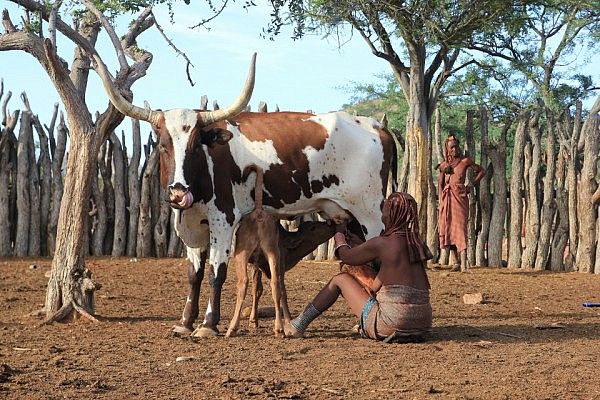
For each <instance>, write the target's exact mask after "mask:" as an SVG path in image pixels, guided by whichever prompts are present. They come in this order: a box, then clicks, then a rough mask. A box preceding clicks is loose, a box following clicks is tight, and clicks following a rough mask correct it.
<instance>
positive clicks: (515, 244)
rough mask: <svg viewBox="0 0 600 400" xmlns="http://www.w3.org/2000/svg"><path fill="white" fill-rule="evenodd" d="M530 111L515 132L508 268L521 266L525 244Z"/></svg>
mask: <svg viewBox="0 0 600 400" xmlns="http://www.w3.org/2000/svg"><path fill="white" fill-rule="evenodd" d="M528 120H529V112H523V113H521V115H520V116H519V122H518V125H517V131H516V133H515V140H514V147H513V159H512V166H511V178H510V222H511V223H510V228H509V234H508V241H509V245H508V268H520V267H521V255H522V251H523V245H522V243H521V230H522V227H523V196H522V193H523V189H524V188H523V171H524V170H523V168H524V165H523V152H524V149H525V139H526V132H527V127H528Z"/></svg>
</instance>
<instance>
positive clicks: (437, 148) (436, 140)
mask: <svg viewBox="0 0 600 400" xmlns="http://www.w3.org/2000/svg"><path fill="white" fill-rule="evenodd" d="M432 142H433V154H435V165H436V166H438V165H440V164H441V163H442V161H444V152H443V150H442V149H443V144H442V115H441V113H440V108H439V107H436V108H435V122H434V125H433V140H432ZM434 169H437V168H434Z"/></svg>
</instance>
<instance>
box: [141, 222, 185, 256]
mask: <svg viewBox="0 0 600 400" xmlns="http://www.w3.org/2000/svg"><path fill="white" fill-rule="evenodd" d="M169 221H170V224H171V229H170V237H169V248H168V250H167V257H179V255H180V254H181V250H182V248H183V243H182V242H181V239H180V238H179V236H177V231H175V213H174V212H172V213H171V218H169ZM136 225H137V224H136ZM136 232H137V228H136Z"/></svg>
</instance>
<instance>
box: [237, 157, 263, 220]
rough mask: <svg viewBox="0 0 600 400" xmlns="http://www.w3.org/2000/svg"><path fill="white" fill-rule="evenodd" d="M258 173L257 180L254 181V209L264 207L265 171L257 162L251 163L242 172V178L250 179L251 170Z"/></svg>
mask: <svg viewBox="0 0 600 400" xmlns="http://www.w3.org/2000/svg"><path fill="white" fill-rule="evenodd" d="M253 171H254V172H255V173H256V182H255V183H254V209H255V210H261V209H262V207H263V182H264V174H265V173H264V171H263V169H262V168H261V167H259V166H258V165H256V164H251V165H249V166H247V167H246V168H244V173H243V174H242V180H244V181H245V180H246V179H248V175H250V173H251V172H253Z"/></svg>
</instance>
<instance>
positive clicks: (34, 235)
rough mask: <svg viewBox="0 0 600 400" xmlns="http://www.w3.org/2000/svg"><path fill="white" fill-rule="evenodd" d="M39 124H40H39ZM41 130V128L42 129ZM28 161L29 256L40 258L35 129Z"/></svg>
mask: <svg viewBox="0 0 600 400" xmlns="http://www.w3.org/2000/svg"><path fill="white" fill-rule="evenodd" d="M35 119H36V117H35V116H33V114H32V117H31V122H32V123H35ZM38 124H39V122H38ZM40 128H41V127H40ZM29 135H30V136H29V141H28V143H27V148H28V161H29V182H28V183H29V207H30V210H31V211H30V213H29V250H28V251H27V255H29V256H32V257H39V256H40V248H41V237H40V175H39V172H38V166H37V160H36V158H35V144H34V142H33V129H32V130H30V131H29Z"/></svg>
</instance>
